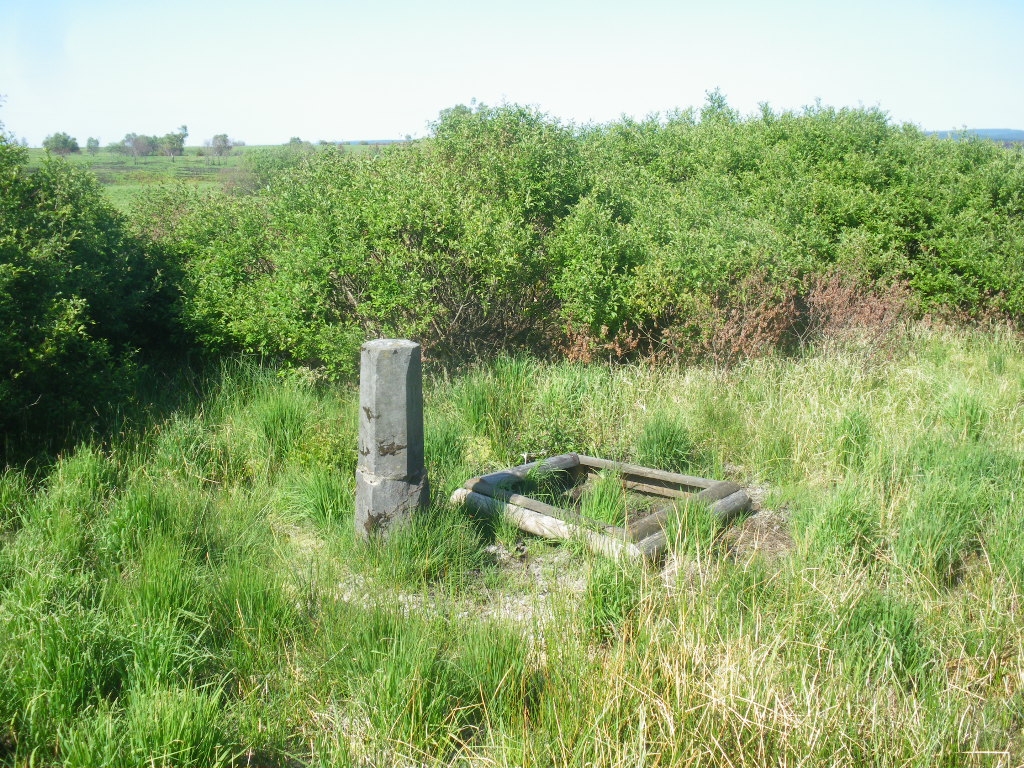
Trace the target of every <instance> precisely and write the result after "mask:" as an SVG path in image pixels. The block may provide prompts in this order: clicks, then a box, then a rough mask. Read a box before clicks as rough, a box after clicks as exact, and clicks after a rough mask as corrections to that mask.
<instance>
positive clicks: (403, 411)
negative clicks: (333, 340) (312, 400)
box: [359, 339, 424, 480]
mask: <svg viewBox="0 0 1024 768" xmlns="http://www.w3.org/2000/svg"><path fill="white" fill-rule="evenodd" d="M359 468H360V469H361V470H363V471H364V472H369V473H372V474H373V475H375V476H377V477H378V478H388V479H395V480H398V479H403V478H405V479H410V480H415V479H416V478H419V477H420V476H421V475H422V474H423V471H424V460H423V384H422V370H421V363H420V345H419V344H417V343H416V342H413V341H408V340H407V339H375V340H373V341H368V342H366V343H365V344H363V346H362V351H361V360H360V373H359Z"/></svg>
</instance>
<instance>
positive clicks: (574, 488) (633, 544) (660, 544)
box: [452, 453, 750, 561]
mask: <svg viewBox="0 0 1024 768" xmlns="http://www.w3.org/2000/svg"><path fill="white" fill-rule="evenodd" d="M602 470H607V471H611V472H615V473H616V474H618V475H619V477H620V482H621V483H622V486H623V489H624V490H625V491H628V492H629V493H631V494H634V495H638V496H640V497H644V498H646V499H649V500H652V501H658V500H660V501H661V502H662V503H661V504H660V505H658V504H655V506H653V508H651V507H648V508H647V509H646V510H645V511H644V512H643V513H641V514H635V515H633V516H628V515H627V520H626V524H625V526H615V525H608V524H606V523H603V522H601V521H598V520H592V519H590V518H587V517H584V516H583V515H581V514H580V513H579V512H578V511H576V510H575V509H568V508H565V507H556V506H552V505H551V504H546V503H545V502H543V501H540V500H538V499H535V498H531V497H530V496H529V495H528V489H527V486H529V485H530V484H531V482H532V481H533V480H534V479H536V478H537V477H538V476H540V477H546V478H552V477H553V478H556V479H558V480H560V481H561V482H562V484H563V485H564V487H565V491H566V493H567V495H568V498H569V499H570V500H571V501H578V500H579V498H580V495H581V494H582V492H583V489H584V488H585V487H586V485H587V483H588V481H589V480H590V479H591V478H592V477H593V476H594V475H596V474H597V473H598V472H600V471H602ZM520 491H522V492H520ZM681 500H690V501H693V502H696V503H698V504H707V505H709V506H710V508H711V511H712V512H713V513H714V514H715V515H716V516H717V517H718V518H719V519H720V520H721V521H722V522H726V521H728V520H729V519H731V518H732V517H734V516H735V515H737V514H740V513H742V512H745V511H747V510H749V509H750V497H749V496H748V495H747V493H746V492H745V491H744V490H743V489H742V488H740V486H738V485H736V484H735V483H730V482H727V481H724V480H709V479H707V478H704V477H693V476H691V475H680V474H677V473H675V472H665V471H662V470H660V469H651V468H650V467H641V466H637V465H635V464H622V463H619V462H615V461H607V460H606V459H599V458H596V457H593V456H582V455H579V454H576V453H565V454H561V455H559V456H552V457H550V458H548V459H544V460H543V461H533V462H530V463H528V464H522V465H520V466H518V467H513V468H511V469H505V470H501V471H500V472H492V473H491V474H488V475H482V476H480V477H474V478H471V479H470V480H469V481H467V482H466V484H465V485H464V486H463V487H462V488H459V489H458V490H457V491H455V493H453V494H452V502H453V503H462V504H466V505H468V506H470V507H473V508H474V509H477V510H479V511H482V512H485V513H490V514H501V515H504V516H505V517H506V518H507V519H509V520H511V521H512V522H513V523H515V524H516V525H517V526H518V527H519V528H520V529H521V530H524V531H527V532H529V533H533V534H536V535H538V536H544V537H547V538H551V539H569V538H574V537H578V538H580V539H581V540H582V541H583V542H584V543H586V545H587V546H588V547H590V549H592V550H594V551H595V552H600V553H601V554H605V555H608V556H611V557H622V556H625V557H631V558H636V559H640V558H643V559H646V560H650V561H655V560H658V559H659V558H660V557H661V556H662V555H663V554H664V553H665V551H666V550H667V549H668V537H667V535H666V533H665V524H666V522H667V521H668V519H669V516H670V515H671V514H672V511H673V509H674V508H675V506H676V503H678V502H679V501H681Z"/></svg>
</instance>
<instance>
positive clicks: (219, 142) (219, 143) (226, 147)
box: [210, 133, 232, 157]
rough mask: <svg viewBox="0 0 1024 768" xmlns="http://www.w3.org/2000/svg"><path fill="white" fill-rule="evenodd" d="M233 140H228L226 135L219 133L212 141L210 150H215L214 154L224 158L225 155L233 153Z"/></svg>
mask: <svg viewBox="0 0 1024 768" xmlns="http://www.w3.org/2000/svg"><path fill="white" fill-rule="evenodd" d="M231 148H232V145H231V139H229V138H228V135H227V134H226V133H218V134H217V135H216V136H214V137H213V138H212V139H211V140H210V149H212V150H213V154H215V155H216V156H217V157H224V155H227V154H230V153H231Z"/></svg>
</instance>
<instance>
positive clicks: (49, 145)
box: [43, 132, 81, 157]
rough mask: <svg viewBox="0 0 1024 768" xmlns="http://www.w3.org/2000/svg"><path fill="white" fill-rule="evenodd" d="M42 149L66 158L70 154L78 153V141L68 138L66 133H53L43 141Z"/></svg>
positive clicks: (71, 137)
mask: <svg viewBox="0 0 1024 768" xmlns="http://www.w3.org/2000/svg"><path fill="white" fill-rule="evenodd" d="M43 149H45V150H47V151H49V152H53V153H54V154H55V155H61V156H62V157H66V156H67V155H70V154H71V153H72V152H80V151H81V150H80V149H79V148H78V139H76V138H74V137H73V136H68V135H67V134H66V133H63V132H61V133H55V134H53V135H52V136H47V137H46V138H45V139H43Z"/></svg>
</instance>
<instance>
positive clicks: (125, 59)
mask: <svg viewBox="0 0 1024 768" xmlns="http://www.w3.org/2000/svg"><path fill="white" fill-rule="evenodd" d="M716 87H718V88H720V89H721V90H722V92H723V93H724V94H725V95H726V97H727V98H728V100H729V103H730V104H731V105H732V106H734V107H736V108H737V109H739V110H740V111H741V112H743V113H749V112H752V111H754V110H755V109H757V105H758V103H759V102H764V101H766V102H768V103H769V104H771V106H772V107H774V108H775V109H799V108H800V107H802V106H804V105H807V104H811V103H813V102H814V101H815V99H821V101H822V102H823V103H825V104H830V105H833V106H837V107H839V106H858V105H864V106H876V105H877V106H880V107H881V108H882V109H884V110H886V111H887V112H888V113H889V114H890V115H891V117H892V119H893V120H895V121H897V122H903V121H907V122H912V123H915V124H917V125H919V126H921V127H923V128H926V129H950V128H958V127H962V126H969V127H977V128H1020V129H1024V0H973V1H972V2H904V1H902V0H895V1H894V2H878V1H877V0H868V1H867V2H860V3H850V2H844V3H820V2H809V1H807V0H780V1H778V2H770V3H769V2H761V3H758V2H740V1H737V2H729V1H724V2H718V3H712V2H702V3H697V2H664V1H663V0H634V1H633V2H630V3H627V2H604V1H603V0H592V1H591V2H579V1H577V0H548V1H547V2H540V1H538V0H521V1H520V2H516V3H502V4H489V3H485V2H468V1H466V0H433V1H432V2H420V1H417V0H391V1H390V2H377V3H369V2H360V3H355V2H328V1H327V0H291V2H281V1H279V2H274V3H270V2H260V1H256V2H246V3H242V2H235V1H234V0H173V1H171V2H166V3H161V4H159V5H158V4H156V3H147V2H145V0H143V1H142V2H140V0H130V1H129V0H89V2H86V1H85V0H0V94H4V95H5V97H6V100H5V103H4V104H3V106H2V107H0V121H2V122H3V123H4V124H5V125H6V129H7V130H8V131H9V132H11V133H13V134H15V135H16V136H18V137H24V138H26V139H27V140H28V141H29V143H30V144H31V145H32V146H38V145H39V144H40V143H41V142H42V140H43V138H44V137H45V136H46V135H48V134H50V133H53V132H55V131H67V132H68V133H70V134H72V135H73V136H76V137H77V138H78V140H79V142H80V143H83V144H84V142H85V139H86V137H88V136H95V137H97V138H99V139H100V140H101V141H102V142H103V143H104V144H107V143H109V142H111V141H115V140H118V139H120V138H121V137H122V136H124V134H126V133H129V132H136V133H158V134H163V133H167V132H169V131H171V130H174V129H175V128H176V127H177V126H179V125H181V124H182V123H184V124H187V125H188V127H189V131H190V134H191V135H190V138H189V144H201V143H202V142H203V141H204V140H206V139H209V138H210V137H211V136H213V135H214V134H216V133H228V134H229V135H231V136H232V137H234V138H238V139H242V140H244V141H246V142H248V143H250V144H262V143H280V142H284V141H287V140H288V138H289V137H291V136H301V137H302V138H304V139H309V140H313V141H316V140H318V139H329V140H353V139H378V138H401V137H402V136H404V135H406V134H411V135H414V136H422V135H424V134H425V133H427V131H428V123H429V122H430V121H431V120H433V119H435V118H436V117H437V114H438V112H439V111H440V110H442V109H444V108H446V107H450V106H453V105H455V104H459V103H468V102H469V101H470V99H473V98H476V99H477V100H478V101H481V102H484V103H487V104H496V103H500V102H502V101H509V102H517V103H522V104H531V105H534V106H537V107H539V108H540V109H542V110H543V111H545V112H547V113H549V114H551V115H553V116H556V117H558V118H561V119H562V120H564V121H567V122H568V121H573V122H577V123H583V122H591V121H596V122H605V121H608V120H613V119H616V118H618V117H619V116H621V115H623V114H628V115H632V116H634V117H643V116H645V115H647V114H650V113H652V112H665V111H667V110H670V109H672V108H676V107H679V108H685V107H687V106H699V105H700V104H701V103H702V102H703V101H704V94H705V93H706V92H707V91H709V90H712V89H714V88H716Z"/></svg>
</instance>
